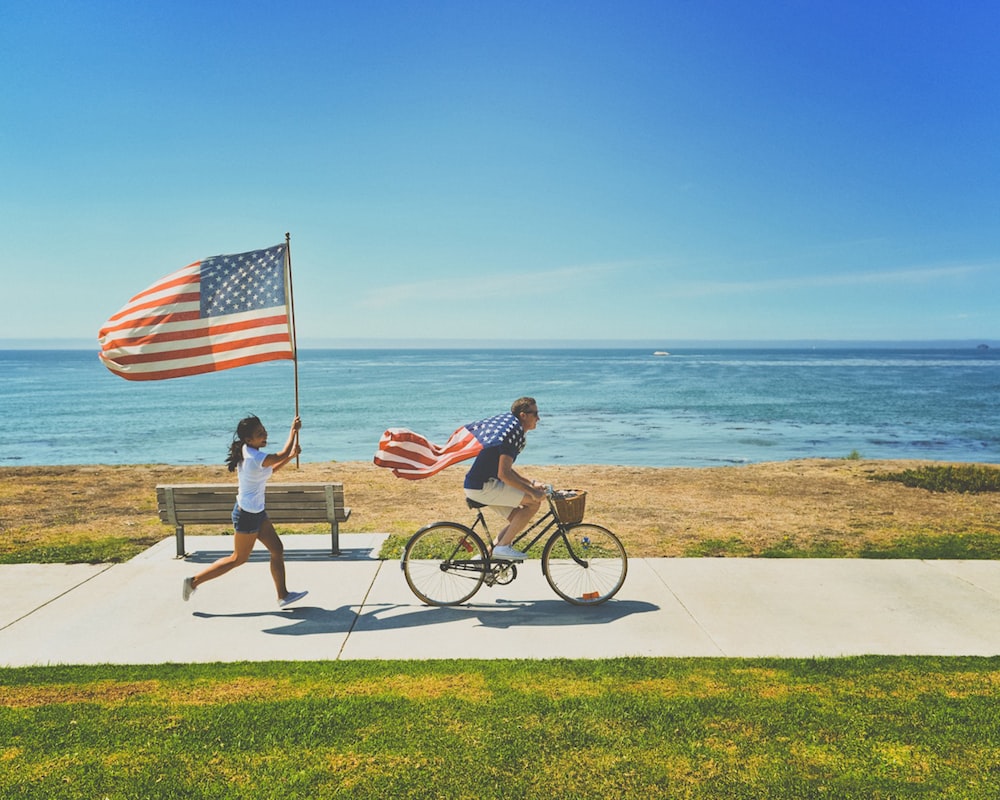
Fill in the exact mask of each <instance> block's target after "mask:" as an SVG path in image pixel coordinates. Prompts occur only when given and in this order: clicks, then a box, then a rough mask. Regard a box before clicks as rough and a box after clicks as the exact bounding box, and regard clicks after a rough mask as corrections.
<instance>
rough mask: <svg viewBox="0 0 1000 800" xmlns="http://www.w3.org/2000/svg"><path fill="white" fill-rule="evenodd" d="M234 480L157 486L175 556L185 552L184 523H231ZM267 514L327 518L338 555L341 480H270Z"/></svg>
mask: <svg viewBox="0 0 1000 800" xmlns="http://www.w3.org/2000/svg"><path fill="white" fill-rule="evenodd" d="M236 488H237V487H236V485H235V484H207V483H186V484H184V483H182V484H161V485H159V486H157V487H156V503H157V508H158V510H159V516H160V521H161V522H164V523H168V524H171V525H173V526H174V527H175V535H176V538H177V556H178V557H179V558H182V557H183V556H184V555H185V552H184V526H185V525H211V524H215V523H223V522H224V523H230V524H231V520H232V511H233V505H234V504H235V503H236ZM265 494H266V498H267V514H268V516H269V517H270V518H271V520H272V521H274V522H328V523H330V534H331V537H332V554H333V555H339V553H340V543H339V523H341V522H346V521H347V519H348V518H349V517H350V516H351V509H349V508H346V507H345V506H344V485H343V484H342V483H271V484H268V486H267V489H266V490H265Z"/></svg>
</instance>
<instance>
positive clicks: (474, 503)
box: [465, 497, 486, 509]
mask: <svg viewBox="0 0 1000 800" xmlns="http://www.w3.org/2000/svg"><path fill="white" fill-rule="evenodd" d="M465 504H466V505H467V506H468V507H469V508H473V509H475V508H486V503H480V502H479V501H478V500H473V499H472V498H471V497H466V498H465Z"/></svg>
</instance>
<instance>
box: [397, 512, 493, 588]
mask: <svg viewBox="0 0 1000 800" xmlns="http://www.w3.org/2000/svg"><path fill="white" fill-rule="evenodd" d="M486 564H487V558H486V545H484V544H483V540H482V539H480V538H479V536H477V535H476V533H475V532H474V531H473V530H472V529H471V528H467V527H465V526H464V525H459V524H458V523H455V522H435V523H434V524H432V525H428V526H426V527H424V528H421V529H420V530H419V531H417V532H416V533H415V534H413V536H411V537H410V541H409V542H407V543H406V549H405V550H403V562H402V568H403V574H404V575H405V576H406V583H407V584H408V585H409V587H410V589H411V590H412V591H413V593H414V594H415V595H416V596H417V597H419V598H420V599H421V600H423V601H424V602H425V603H427V604H428V605H432V606H454V605H459V604H460V603H464V602H465V601H466V600H468V599H469V598H470V597H472V595H474V594H475V593H476V592H478V591H479V587H480V586H482V585H483V579H484V578H485V577H486Z"/></svg>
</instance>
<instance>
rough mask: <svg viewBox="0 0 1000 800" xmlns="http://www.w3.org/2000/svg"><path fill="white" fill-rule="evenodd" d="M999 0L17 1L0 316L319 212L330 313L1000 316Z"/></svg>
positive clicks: (927, 324) (568, 317)
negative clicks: (600, 0)
mask: <svg viewBox="0 0 1000 800" xmlns="http://www.w3.org/2000/svg"><path fill="white" fill-rule="evenodd" d="M998 41H1000V5H998V4H997V3H996V0H962V2H954V0H940V1H937V0H930V1H921V0H884V1H881V0H880V2H872V1H871V0H788V1H787V2H777V1H776V0H754V1H752V2H748V1H747V0H651V1H650V2H638V1H637V0H607V1H606V2H590V1H588V0H570V1H568V2H550V1H549V0H523V1H519V2H509V1H507V0H484V1H483V2H472V1H471V0H441V1H437V0H420V1H419V2H418V1H416V0H414V1H413V2H403V1H402V0H370V1H369V0H366V1H365V2H335V1H333V0H327V1H325V2H324V1H321V0H314V1H313V0H280V1H278V0H276V1H275V2H253V1H249V2H235V0H233V1H231V2H223V1H219V0H195V1H191V0H170V2H162V1H161V0H151V1H150V2H135V1H134V0H128V1H127V2H122V1H121V0H99V2H95V1H94V0H64V1H63V2H55V1H54V0H8V1H7V2H5V3H4V4H3V8H2V10H0V75H2V76H3V90H2V92H0V232H2V234H3V248H4V259H3V264H4V266H3V293H4V298H5V300H6V302H5V303H4V314H3V316H2V317H0V339H9V338H26V337H27V338H39V337H46V338H47V337H56V338H67V339H74V340H81V341H83V342H84V343H86V342H88V341H90V342H93V344H94V347H95V349H96V347H97V345H96V335H97V331H98V329H99V328H100V326H101V324H102V323H103V322H104V320H105V319H107V317H109V316H110V315H111V314H112V313H114V312H115V311H117V310H118V309H119V308H120V307H121V306H122V305H123V304H124V303H125V302H126V301H127V300H128V299H129V297H131V296H132V295H133V294H135V293H136V292H138V291H140V290H141V289H144V288H145V287H146V286H148V285H149V284H151V283H152V282H154V281H155V280H156V279H158V278H160V277H162V276H164V275H166V274H167V273H169V272H172V271H173V270H175V269H178V268H180V267H183V266H185V265H186V264H189V263H191V262H193V261H196V260H198V259H200V258H203V257H208V256H213V255H218V254H222V253H238V252H242V251H246V250H255V249H259V248H263V247H267V246H270V245H274V244H278V243H280V242H281V241H283V240H284V235H285V232H286V231H289V232H291V235H292V239H291V242H292V263H293V271H294V288H295V298H296V312H297V329H298V336H299V341H300V344H304V345H308V344H309V343H310V342H314V341H318V340H324V339H345V338H351V339H355V338H357V339H398V338H403V337H419V338H432V339H439V338H440V339H449V340H454V339H457V340H469V339H488V340H493V341H497V342H501V343H503V342H508V341H509V342H511V343H512V344H516V343H519V342H521V341H525V340H529V341H533V340H538V339H545V340H563V339H572V340H576V339H601V340H650V341H655V342H657V343H658V344H660V345H662V346H663V347H669V346H670V345H671V344H672V343H674V342H677V341H681V340H691V339H702V340H703V339H710V340H760V339H768V340H775V339H776V340H802V339H819V340H823V339H826V340H829V339H834V340H914V339H919V340H928V339H955V340H968V339H972V340H981V341H989V342H993V341H995V340H996V337H1000V327H998V316H1000V315H998V313H997V311H998V298H1000V77H998V76H1000V46H998V44H997V43H998Z"/></svg>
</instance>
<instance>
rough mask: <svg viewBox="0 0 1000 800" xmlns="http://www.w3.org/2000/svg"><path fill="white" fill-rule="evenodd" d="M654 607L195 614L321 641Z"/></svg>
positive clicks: (528, 624)
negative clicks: (264, 622) (257, 622)
mask: <svg viewBox="0 0 1000 800" xmlns="http://www.w3.org/2000/svg"><path fill="white" fill-rule="evenodd" d="M659 610H660V607H659V606H657V605H655V604H654V603H648V602H644V601H640V600H609V601H608V602H606V603H602V604H601V605H598V606H574V605H570V604H569V603H566V602H564V601H562V600H535V601H505V600H497V601H496V602H495V603H490V604H469V605H464V606H449V607H445V608H435V607H430V606H413V605H402V604H398V603H381V604H376V605H374V606H372V605H368V606H365V607H364V608H363V609H362V610H361V612H360V613H359V612H358V611H356V610H355V609H354V607H353V606H350V605H343V606H340V607H339V608H336V609H325V608H318V607H316V606H298V607H296V608H292V609H282V610H275V611H246V612H238V613H227V614H212V613H209V612H205V611H196V612H194V614H193V616H195V617H198V618H200V619H250V618H255V617H260V618H261V619H266V618H276V619H277V620H278V621H279V623H280V624H277V625H274V626H272V627H267V628H263V629H262V631H261V632H262V633H268V634H272V635H275V636H322V635H331V634H350V633H381V632H387V631H393V630H411V629H413V628H424V627H428V626H431V625H448V624H451V623H456V622H465V621H468V620H469V618H470V617H475V618H476V619H477V621H478V626H479V627H484V628H494V629H516V628H532V627H573V626H578V627H581V628H586V627H591V626H594V625H609V624H612V623H615V622H618V621H620V620H622V619H625V618H627V617H631V616H634V615H636V614H646V613H649V612H651V611H659Z"/></svg>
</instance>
